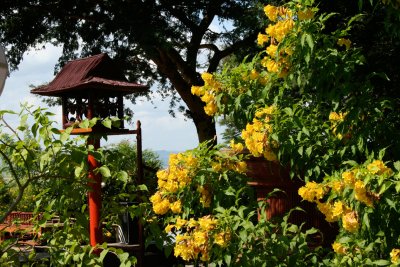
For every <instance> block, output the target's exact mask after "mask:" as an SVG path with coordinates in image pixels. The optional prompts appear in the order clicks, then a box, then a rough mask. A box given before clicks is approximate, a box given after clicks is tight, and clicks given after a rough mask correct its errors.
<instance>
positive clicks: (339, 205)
mask: <svg viewBox="0 0 400 267" xmlns="http://www.w3.org/2000/svg"><path fill="white" fill-rule="evenodd" d="M344 210H345V206H344V205H343V202H341V201H336V202H335V203H334V204H333V209H332V215H333V217H334V218H337V217H339V216H341V215H342V214H343V212H344Z"/></svg>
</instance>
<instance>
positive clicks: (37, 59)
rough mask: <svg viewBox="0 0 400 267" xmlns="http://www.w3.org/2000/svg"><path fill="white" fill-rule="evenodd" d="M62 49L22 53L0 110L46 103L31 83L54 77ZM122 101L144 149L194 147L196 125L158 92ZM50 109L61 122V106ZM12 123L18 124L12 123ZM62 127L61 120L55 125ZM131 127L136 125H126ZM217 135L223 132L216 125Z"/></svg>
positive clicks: (114, 140)
mask: <svg viewBox="0 0 400 267" xmlns="http://www.w3.org/2000/svg"><path fill="white" fill-rule="evenodd" d="M61 51H62V50H61V48H60V47H55V46H52V45H50V44H48V45H46V46H45V48H44V49H41V50H31V51H28V52H27V53H25V54H24V57H23V61H22V62H21V64H20V65H19V69H18V70H17V71H13V72H11V73H10V76H9V77H8V78H7V80H6V83H5V87H4V91H3V94H2V95H1V96H0V110H1V109H7V110H13V111H19V110H20V103H26V102H27V103H29V104H32V105H34V106H42V107H43V106H46V105H45V104H44V103H43V102H42V101H41V99H39V98H38V97H36V96H35V95H33V94H31V93H30V90H31V88H30V87H29V86H30V85H34V86H38V85H41V84H43V83H48V82H50V81H52V80H53V78H54V66H55V65H56V63H57V61H58V58H59V56H60V55H61ZM124 104H125V105H126V106H129V107H131V109H132V110H133V111H134V117H133V121H134V122H135V121H137V120H140V121H141V123H142V141H143V149H150V150H154V151H155V150H168V151H184V150H187V149H192V148H194V147H196V146H197V144H198V139H197V134H196V128H195V126H194V124H193V122H192V121H191V120H187V119H185V118H184V116H183V115H182V114H179V113H178V112H176V117H175V118H173V117H172V116H171V115H169V113H168V107H169V101H168V100H164V101H163V100H162V98H161V97H160V96H158V95H155V97H154V98H153V104H152V103H150V102H149V101H148V100H146V99H145V98H141V99H139V100H138V101H137V102H136V104H135V105H133V104H131V103H130V102H129V101H127V100H125V101H124ZM49 110H50V111H51V112H53V113H55V114H56V115H55V117H54V118H53V120H54V121H56V122H61V107H52V108H49ZM12 123H13V124H14V125H15V124H16V123H17V122H16V121H15V122H12ZM57 126H58V127H59V128H60V129H61V123H60V124H58V125H57ZM129 128H130V129H134V128H135V125H132V126H131V127H129ZM217 131H218V134H219V135H220V132H221V131H222V130H221V128H220V127H217ZM135 138H136V137H135V135H123V136H117V137H110V138H109V140H108V141H107V142H105V141H102V143H101V145H102V146H104V145H109V144H113V143H118V142H119V141H121V140H132V141H133V142H134V141H135V140H136V139H135Z"/></svg>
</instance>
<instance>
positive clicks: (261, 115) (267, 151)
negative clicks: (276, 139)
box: [242, 106, 277, 161]
mask: <svg viewBox="0 0 400 267" xmlns="http://www.w3.org/2000/svg"><path fill="white" fill-rule="evenodd" d="M275 111H276V107H275V106H269V107H265V108H263V109H260V110H259V111H257V112H256V114H255V118H254V119H253V122H252V123H248V124H247V125H246V129H244V130H243V131H242V138H243V139H244V141H245V144H246V147H247V148H248V149H249V151H250V153H251V154H252V155H253V156H255V157H260V156H264V157H265V158H266V159H268V160H270V161H276V160H277V157H276V154H275V153H274V152H273V148H275V147H276V146H277V144H274V143H272V142H270V141H269V140H268V137H269V135H270V134H271V132H272V126H271V124H270V121H271V119H272V116H273V114H274V112H275Z"/></svg>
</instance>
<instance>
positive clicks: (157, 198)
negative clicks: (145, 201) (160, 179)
mask: <svg viewBox="0 0 400 267" xmlns="http://www.w3.org/2000/svg"><path fill="white" fill-rule="evenodd" d="M150 201H151V203H153V205H154V204H158V203H160V202H161V201H162V195H161V193H160V192H159V191H157V192H156V193H155V194H154V195H152V196H151V197H150Z"/></svg>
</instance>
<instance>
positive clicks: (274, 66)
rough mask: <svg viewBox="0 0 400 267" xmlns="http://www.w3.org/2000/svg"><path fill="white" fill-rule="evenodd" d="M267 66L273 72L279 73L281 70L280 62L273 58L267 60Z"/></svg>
mask: <svg viewBox="0 0 400 267" xmlns="http://www.w3.org/2000/svg"><path fill="white" fill-rule="evenodd" d="M266 67H267V70H268V71H269V72H272V73H278V72H279V65H278V63H277V62H276V61H274V60H272V59H270V60H268V61H267V64H266Z"/></svg>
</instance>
